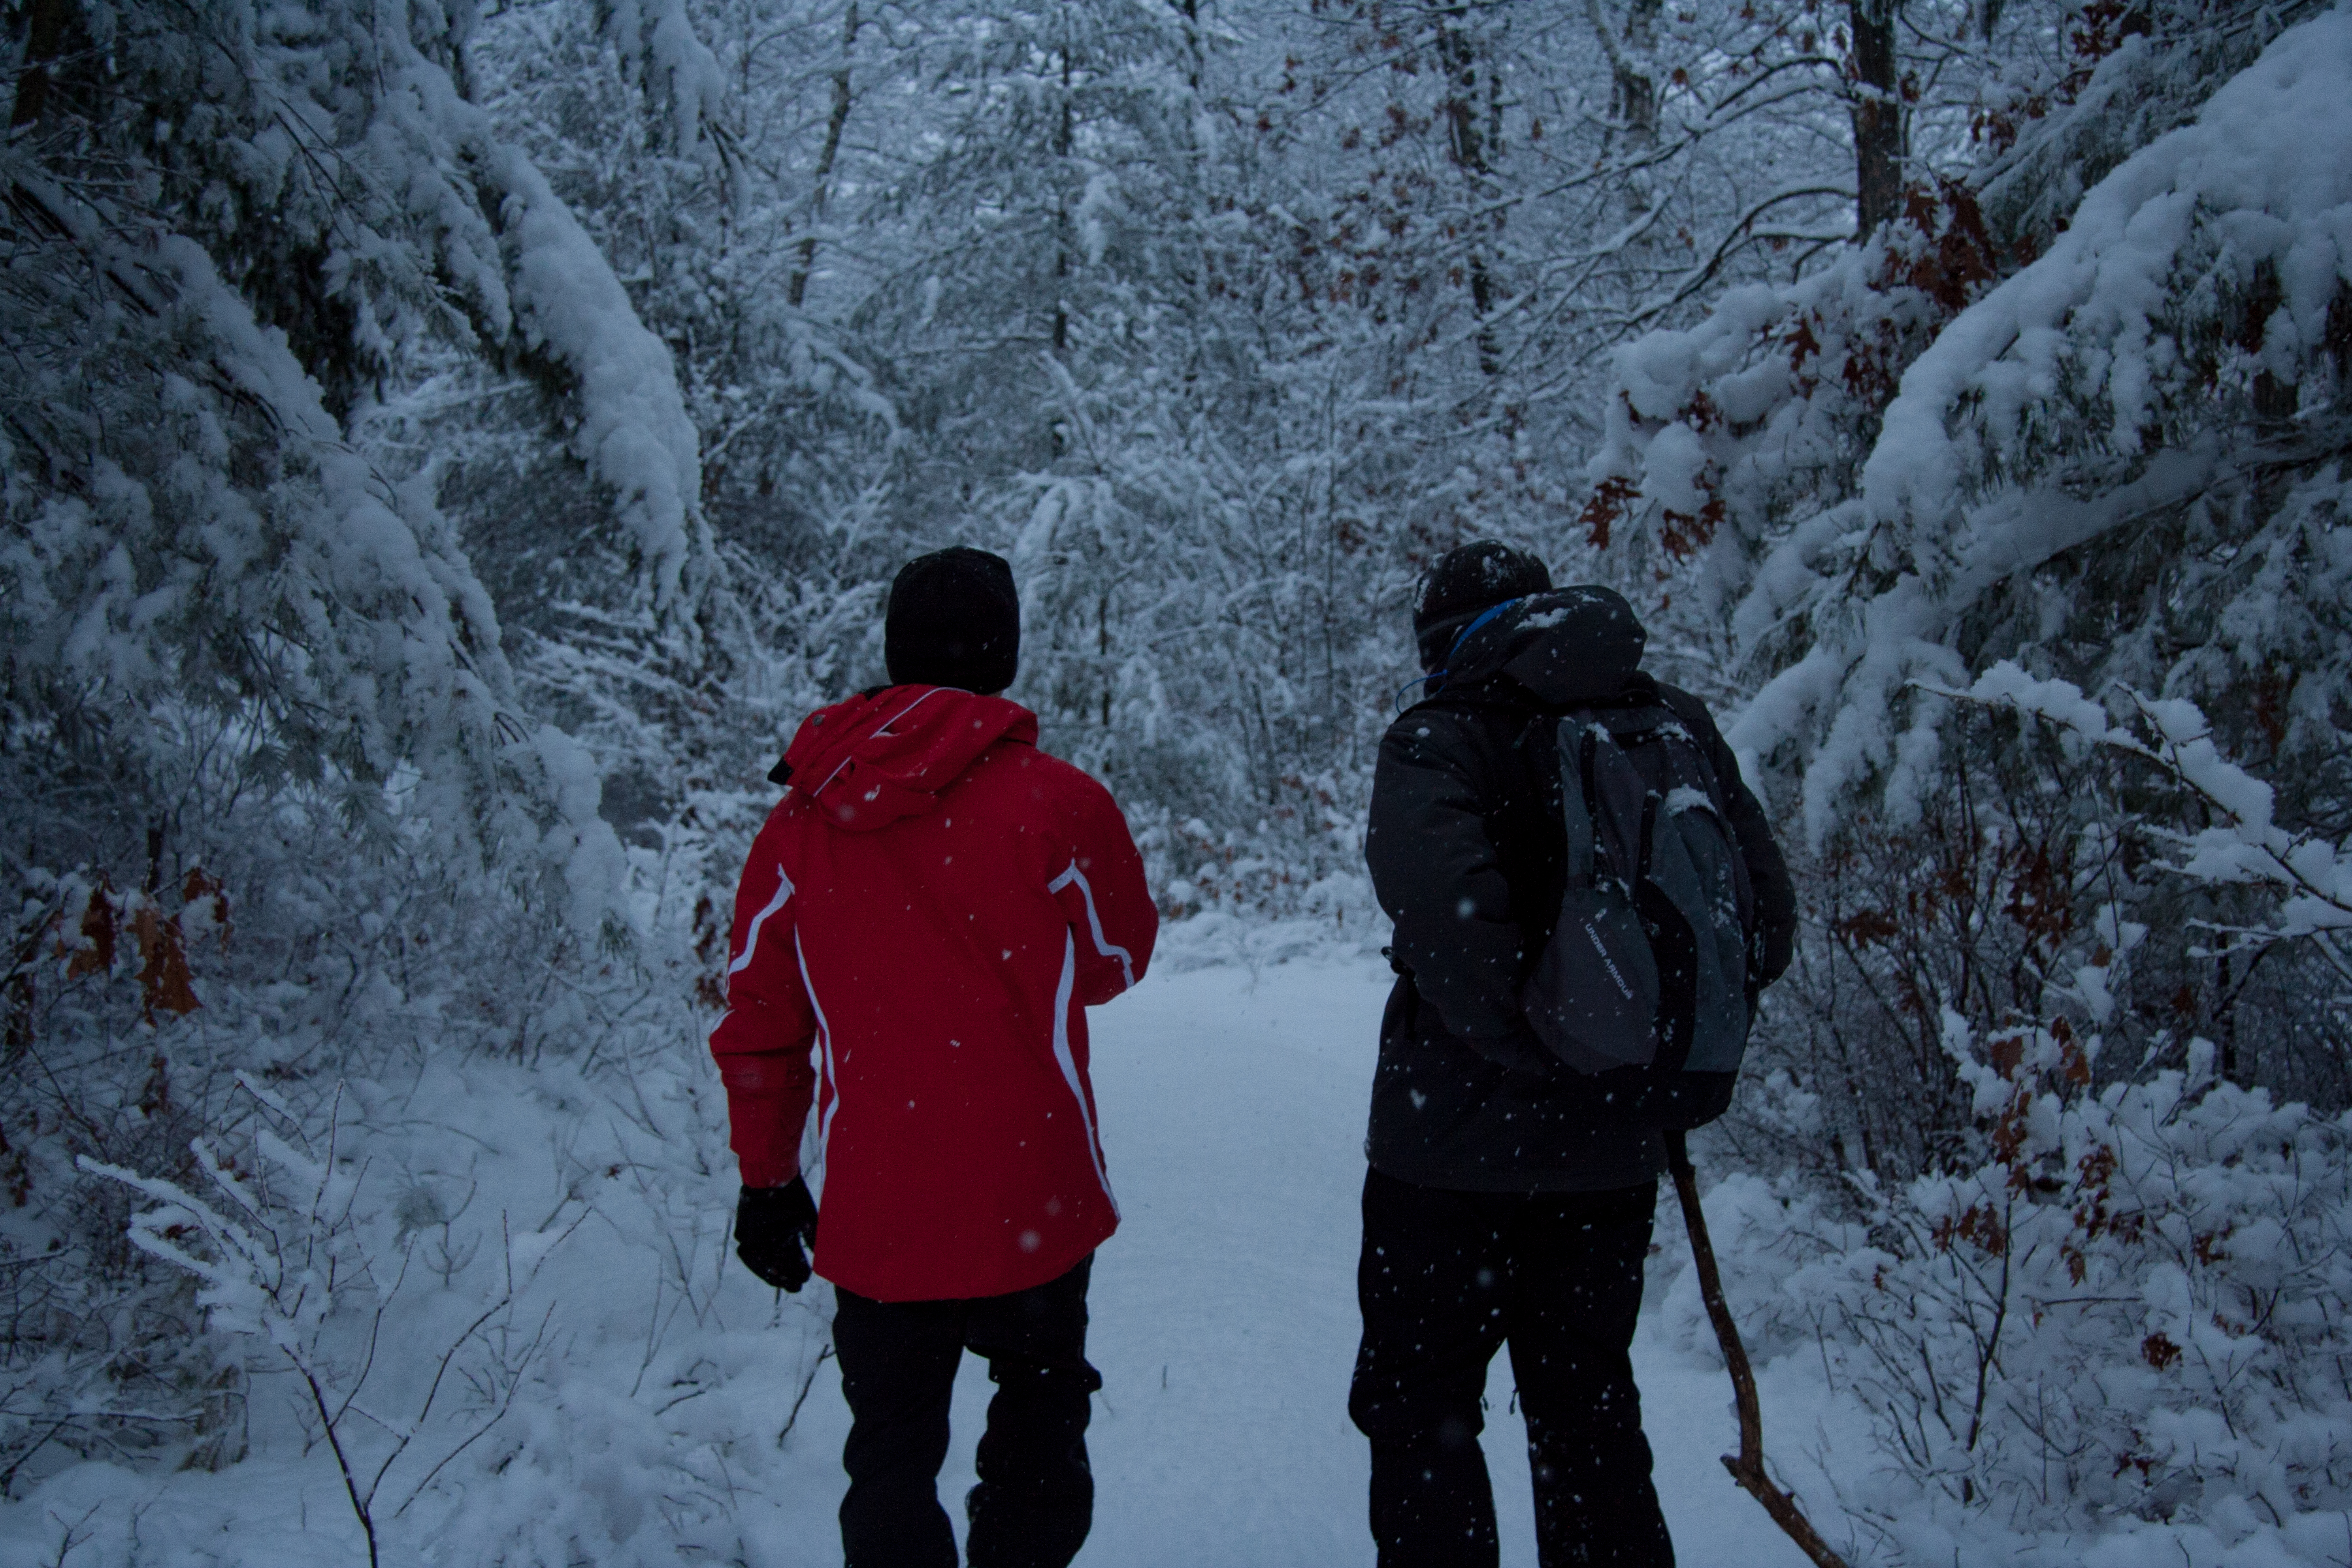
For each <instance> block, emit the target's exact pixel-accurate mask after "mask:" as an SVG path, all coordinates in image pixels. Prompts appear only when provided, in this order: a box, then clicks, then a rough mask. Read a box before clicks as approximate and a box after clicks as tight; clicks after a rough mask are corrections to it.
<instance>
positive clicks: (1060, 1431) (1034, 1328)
mask: <svg viewBox="0 0 2352 1568" xmlns="http://www.w3.org/2000/svg"><path fill="white" fill-rule="evenodd" d="M1093 1263H1094V1259H1093V1258H1091V1257H1089V1258H1082V1259H1080V1260H1079V1263H1078V1266H1077V1267H1076V1268H1073V1269H1071V1270H1070V1271H1069V1272H1068V1273H1066V1274H1065V1275H1063V1276H1062V1277H1061V1278H1060V1279H1053V1280H1049V1281H1047V1282H1046V1283H1045V1284H1043V1285H1037V1286H1033V1287H1031V1288H1030V1289H1026V1290H1016V1291H1013V1293H1012V1294H1011V1295H1006V1296H982V1297H975V1298H972V1299H970V1300H951V1301H876V1300H868V1299H867V1298H866V1297H864V1296H860V1295H858V1294H857V1293H856V1292H855V1291H852V1290H844V1289H839V1288H838V1287H836V1288H835V1291H834V1296H835V1301H836V1302H837V1303H838V1304H837V1306H836V1309H835V1314H834V1320H833V1346H834V1353H835V1355H836V1356H838V1357H839V1358H840V1360H841V1391H842V1394H844V1396H845V1397H846V1398H847V1400H848V1401H849V1415H850V1426H849V1442H848V1445H847V1446H846V1447H845V1449H844V1450H843V1452H842V1457H841V1463H842V1468H844V1469H845V1470H847V1471H848V1472H849V1495H848V1496H846V1497H845V1498H843V1499H842V1500H841V1547H842V1558H843V1561H844V1563H845V1568H955V1560H956V1550H955V1532H954V1531H953V1530H952V1529H951V1528H950V1526H949V1524H948V1516H947V1510H944V1509H942V1508H940V1500H939V1476H940V1465H941V1464H942V1463H943V1462H944V1461H945V1460H946V1458H947V1455H948V1400H949V1396H950V1394H951V1393H952V1392H953V1389H954V1387H955V1375H956V1368H957V1366H958V1364H959V1363H961V1362H962V1360H963V1352H965V1351H967V1350H969V1351H971V1352H973V1353H975V1354H977V1355H981V1356H984V1357H986V1358H987V1360H988V1375H989V1377H990V1378H991V1379H992V1381H993V1382H994V1383H995V1384H996V1394H995V1397H993V1398H992V1399H991V1400H990V1401H989V1404H988V1430H987V1431H986V1433H985V1434H983V1435H982V1437H981V1439H980V1456H979V1470H980V1484H979V1485H977V1486H975V1487H973V1488H972V1489H971V1494H970V1495H969V1496H968V1497H967V1498H966V1499H965V1500H964V1515H965V1518H966V1519H967V1520H968V1521H969V1522H970V1529H969V1530H968V1531H966V1535H965V1542H964V1544H965V1550H966V1552H967V1554H968V1561H969V1562H970V1563H971V1568H1066V1564H1067V1563H1069V1561H1070V1559H1071V1558H1073V1557H1075V1556H1076V1555H1077V1554H1078V1548H1079V1546H1080V1545H1082V1544H1083V1543H1084V1542H1085V1541H1086V1539H1087V1531H1088V1530H1089V1529H1091V1528H1092V1527H1093V1524H1094V1515H1095V1479H1094V1472H1093V1471H1092V1470H1091V1469H1089V1468H1087V1415H1088V1414H1089V1409H1088V1405H1087V1400H1088V1398H1089V1396H1090V1395H1091V1394H1093V1393H1094V1391H1095V1390H1096V1389H1098V1388H1100V1387H1101V1386H1102V1374H1101V1373H1097V1371H1095V1369H1094V1368H1093V1367H1091V1366H1089V1365H1088V1364H1087V1353H1086V1352H1087V1273H1088V1271H1089V1269H1090V1268H1092V1267H1093Z"/></svg>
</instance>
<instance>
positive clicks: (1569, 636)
mask: <svg viewBox="0 0 2352 1568" xmlns="http://www.w3.org/2000/svg"><path fill="white" fill-rule="evenodd" d="M1646 640H1647V637H1646V634H1645V633H1644V632H1643V629H1642V626H1641V623H1640V622H1639V621H1637V620H1636V619H1635V618H1634V616H1633V609H1632V606H1630V605H1627V604H1626V603H1625V601H1624V600H1623V599H1622V598H1621V597H1620V596H1619V595H1615V594H1613V593H1611V592H1610V591H1609V590H1607V589H1605V588H1568V589H1561V590H1558V591H1555V592H1551V593H1545V594H1538V595H1531V596H1530V597H1528V598H1526V599H1523V600H1520V601H1518V603H1517V605H1513V606H1512V607H1511V608H1510V609H1509V610H1507V611H1506V612H1505V613H1504V614H1503V615H1500V616H1496V618H1495V619H1494V620H1493V621H1491V622H1488V623H1486V624H1485V625H1483V626H1480V627H1479V628H1478V629H1477V630H1476V631H1475V632H1474V633H1472V634H1471V635H1470V637H1466V638H1465V640H1464V643H1463V645H1462V646H1461V647H1458V648H1456V649H1455V650H1454V657H1453V658H1452V659H1451V660H1450V661H1449V672H1448V674H1447V677H1446V681H1445V685H1444V689H1442V690H1441V691H1440V692H1439V693H1438V694H1437V695H1436V696H1435V697H1433V698H1431V699H1429V700H1426V701H1423V702H1422V703H1419V704H1417V705H1416V706H1414V707H1413V708H1412V709H1410V710H1407V711H1406V712H1405V713H1404V714H1403V716H1402V717H1401V718H1399V719H1398V720H1397V721H1396V722H1395V723H1394V724H1392V725H1391V726H1390V727H1389V731H1388V734H1387V735H1386V736H1385V737H1384V738H1383V739H1382V740H1381V751H1380V760H1379V763H1378V765H1377V768H1376V771H1375V773H1374V775H1373V782H1372V807H1371V822H1370V829H1369V831H1368V833H1367V835H1366V838H1365V846H1364V853H1365V858H1366V859H1367V860H1368V861H1370V866H1371V873H1372V887H1373V890H1374V891H1375V892H1376V893H1377V894H1378V895H1379V898H1380V900H1381V908H1382V909H1384V910H1387V911H1388V913H1389V916H1390V918H1391V920H1393V921H1395V922H1396V937H1395V942H1394V946H1393V947H1392V949H1391V957H1392V961H1393V962H1394V963H1395V964H1396V965H1397V967H1398V969H1399V972H1400V973H1399V978H1398V980H1397V983H1396V987H1395V989H1394V990H1393V991H1392V992H1391V994H1390V995H1389V1003H1388V1010H1387V1012H1386V1014H1385V1015H1384V1016H1383V1017H1382V1018H1381V1058H1380V1068H1379V1070H1378V1071H1377V1073H1376V1074H1375V1076H1374V1079H1373V1084H1372V1113H1371V1131H1370V1136H1369V1137H1368V1139H1367V1140H1366V1142H1365V1152H1366V1153H1367V1154H1368V1155H1369V1156H1370V1160H1371V1163H1372V1164H1373V1166H1374V1167H1376V1168H1377V1169H1379V1170H1380V1171H1381V1172H1382V1173H1385V1174H1387V1175H1391V1176H1393V1177H1396V1178H1397V1179H1399V1180H1401V1181H1406V1182H1412V1183H1416V1184H1420V1185H1422V1186H1428V1187H1444V1188H1452V1189H1455V1190H1461V1191H1475V1192H1586V1191H1595V1190H1599V1189H1601V1188H1606V1187H1618V1186H1629V1185H1632V1184H1636V1183H1639V1182H1643V1181H1646V1180H1650V1179H1653V1178H1654V1177H1655V1176H1656V1175H1657V1174H1658V1173H1659V1172H1661V1171H1663V1170H1664V1168H1665V1148H1664V1140H1663V1139H1662V1137H1661V1136H1660V1135H1659V1134H1658V1133H1657V1132H1656V1131H1653V1130H1651V1129H1649V1128H1647V1127H1645V1126H1643V1125H1639V1124H1635V1123H1633V1122H1630V1121H1626V1120H1623V1119H1622V1118H1615V1117H1612V1116H1611V1115H1610V1114H1609V1112H1608V1110H1607V1108H1606V1106H1605V1104H1603V1103H1601V1101H1600V1099H1599V1097H1598V1096H1596V1095H1595V1094H1593V1093H1592V1092H1591V1087H1590V1086H1591V1079H1581V1078H1580V1077H1579V1075H1577V1074H1575V1073H1572V1072H1570V1070H1569V1069H1568V1068H1564V1067H1561V1066H1560V1065H1559V1063H1558V1062H1556V1061H1555V1060H1554V1059H1553V1058H1552V1057H1551V1055H1550V1054H1549V1052H1548V1051H1546V1050H1545V1049H1544V1047H1543V1046H1542V1044H1541V1043H1540V1042H1538V1040H1537V1039H1536V1037H1535V1036H1534V1035H1533V1034H1532V1033H1531V1032H1530V1031H1529V1030H1528V1026H1527V1022H1526V1019H1525V1018H1524V1016H1522V1015H1521V1013H1520V1011H1519V1004H1518V994H1519V987H1520V984H1522V982H1523V981H1524V980H1525V979H1526V977H1527V975H1528V973H1529V971H1530V970H1532V969H1533V967H1534V965H1535V963H1536V960H1537V958H1538V955H1540V954H1541V953H1542V952H1543V948H1544V943H1545V942H1547V941H1548V940H1549V938H1550V936H1551V928H1552V924H1553V921H1555V919H1556V918H1557V917H1558V915H1559V900H1560V894H1561V891H1562V885H1563V880H1564V878H1565V876H1566V868H1565V862H1566V858H1567V847H1566V835H1565V833H1564V832H1563V830H1562V828H1561V826H1560V811H1559V804H1560V802H1559V769H1558V765H1557V763H1556V762H1555V761H1554V759H1553V753H1552V749H1551V746H1550V743H1549V742H1550V738H1551V737H1550V728H1551V727H1550V726H1549V724H1547V723H1544V722H1543V721H1544V720H1545V719H1547V718H1549V716H1551V715H1553V714H1557V713H1559V712H1562V711H1564V710H1568V709H1570V708H1585V707H1599V706H1606V705H1610V704H1612V703H1615V702H1619V701H1624V702H1643V703H1647V702H1663V703H1664V705H1665V706H1666V707H1667V708H1669V709H1670V710H1673V711H1674V713H1675V715H1676V717H1678V718H1680V719H1681V720H1682V721H1683V722H1684V723H1685V725H1687V726H1688V727H1689V729H1690V731H1691V733H1692V734H1693V735H1695V736H1696V737H1697V739H1698V741H1699V743H1700V745H1701V747H1702V748H1703V749H1704V750H1705V751H1706V753H1707V755H1708V758H1709V760H1710V761H1711V762H1712V763H1713V764H1714V767H1715V773H1716V777H1717V782H1718V783H1719V784H1721V786H1722V793H1723V796H1724V802H1725V805H1726V806H1727V811H1728V814H1729V816H1730V819H1731V827H1732V831H1733V833H1734V834H1735V835H1736V836H1737V837H1738V841H1739V849H1740V855H1741V858H1743V859H1744V860H1745V861H1746V862H1747V865H1748V879H1749V882H1750V884H1751V886H1752V888H1753V889H1754V892H1755V898H1756V911H1757V926H1758V932H1759V939H1760V940H1759V943H1758V948H1759V951H1758V952H1756V953H1755V955H1754V957H1753V959H1752V967H1753V970H1754V973H1751V974H1750V976H1749V982H1750V984H1752V985H1759V986H1760V985H1763V984H1769V983H1770V982H1771V981H1772V980H1774V979H1776V978H1778V977H1779V975H1780V972H1781V971H1782V970H1784V969H1786V968H1787V967H1788V964H1789V955H1790V943H1791V942H1792V939H1793V937H1794V935H1795V931H1796V899H1795V895H1794V891H1793V889H1791V887H1790V880H1789V871H1788V868H1787V866H1786V864H1785V863H1783V861H1782V860H1781V858H1780V847H1779V846H1778V845H1777V844H1775V843H1774V842H1773V838H1772V831H1771V827H1770V826H1769V823H1767V821H1766V820H1765V816H1764V811H1763V808H1762V807H1761V806H1760V805H1758V804H1757V801H1756V797H1755V796H1754V795H1752V794H1750V793H1749V792H1748V787H1747V786H1746V785H1745V784H1743V783H1741V782H1740V777H1739V768H1738V763H1737V762H1736V761H1735V760H1734V759H1733V757H1732V754H1731V749H1730V748H1729V747H1728V746H1726V745H1725V744H1724V743H1723V738H1722V736H1721V735H1720V734H1719V733H1718V732H1717V730H1716V727H1715V721H1714V720H1713V719H1712V718H1710V717H1709V716H1708V714H1707V711H1706V705H1705V704H1704V703H1702V702H1700V701H1699V700H1698V699H1697V698H1696V697H1693V696H1692V695H1690V693H1688V692H1686V691H1683V690H1680V689H1676V688H1675V687H1671V686H1666V685H1664V684H1661V683H1659V682H1656V681H1654V680H1652V679H1650V678H1649V677H1648V676H1646V675H1644V674H1642V673H1641V671H1640V668H1639V667H1640V664H1641V658H1642V648H1643V644H1644V642H1645V641H1646Z"/></svg>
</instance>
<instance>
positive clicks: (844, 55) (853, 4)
mask: <svg viewBox="0 0 2352 1568" xmlns="http://www.w3.org/2000/svg"><path fill="white" fill-rule="evenodd" d="M858 26H859V21H858V16H857V0H849V13H848V16H847V18H846V19H845V21H844V22H843V23H842V27H841V68H840V69H839V70H837V71H835V72H834V73H833V113H832V114H831V115H829V116H828V117H827V118H826V120H825V122H824V151H822V152H820V153H818V154H817V159H816V195H815V198H814V200H813V201H812V202H811V203H810V204H809V232H808V233H807V234H806V235H804V236H803V237H802V239H801V254H800V259H799V260H798V262H796V263H795V264H794V266H793V276H792V279H791V280H790V281H789V282H787V283H786V284H785V285H784V302H785V303H787V304H789V305H791V306H792V307H793V309H794V310H798V309H800V304H801V300H803V299H804V298H806V297H807V294H808V283H809V275H810V274H811V273H812V272H814V271H815V270H816V225H817V224H818V223H820V222H822V221H823V220H824V205H825V202H826V200H827V198H828V197H830V196H831V195H832V194H833V163H834V160H835V158H837V157H839V156H840V155H841V132H842V130H843V128H844V127H845V126H847V125H848V123H849V67H850V63H851V61H852V60H853V59H854V58H856V53H857V29H858Z"/></svg>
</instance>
